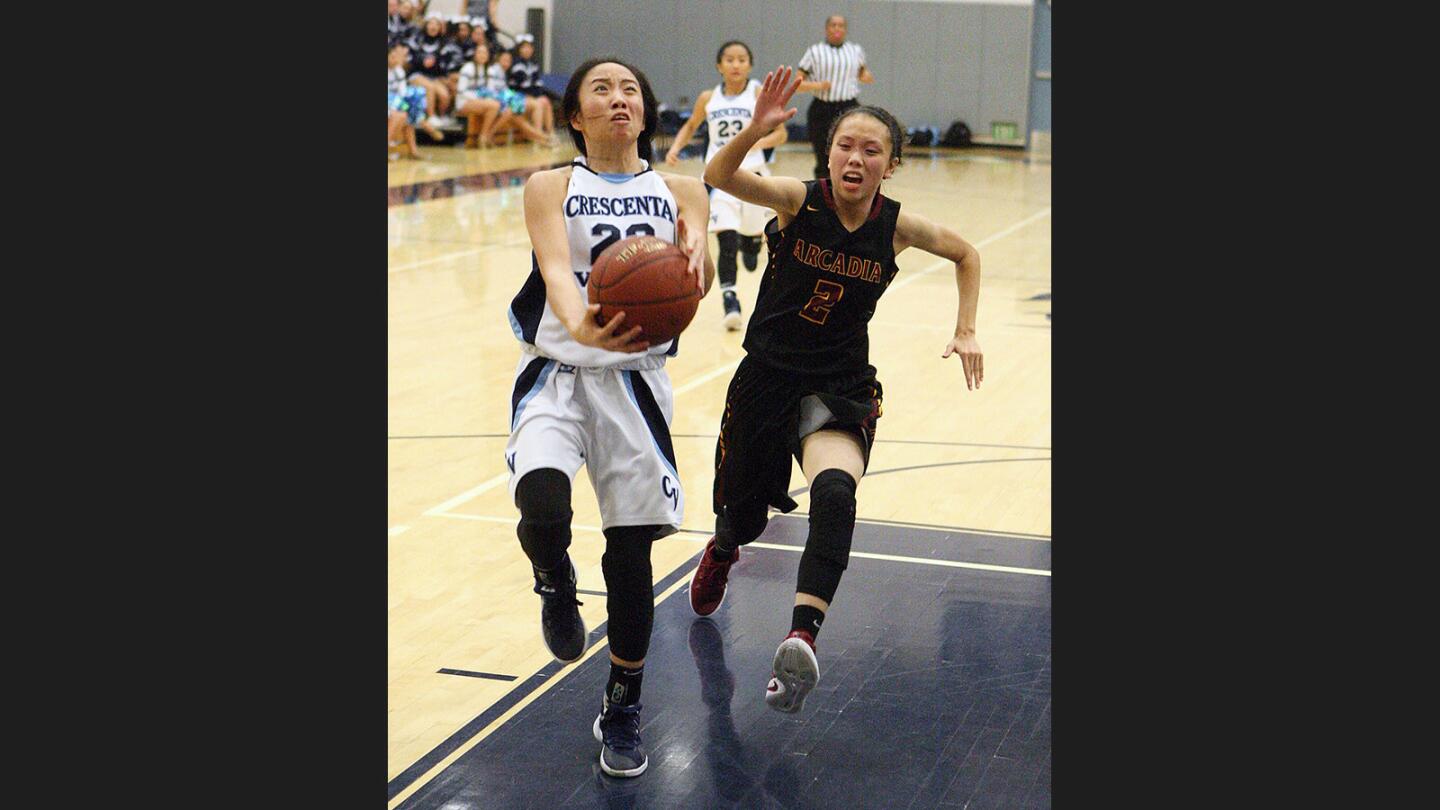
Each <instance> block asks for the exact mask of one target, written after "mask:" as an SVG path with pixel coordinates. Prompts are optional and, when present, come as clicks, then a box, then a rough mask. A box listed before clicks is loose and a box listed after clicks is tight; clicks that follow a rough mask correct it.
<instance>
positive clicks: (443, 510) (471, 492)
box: [425, 473, 519, 521]
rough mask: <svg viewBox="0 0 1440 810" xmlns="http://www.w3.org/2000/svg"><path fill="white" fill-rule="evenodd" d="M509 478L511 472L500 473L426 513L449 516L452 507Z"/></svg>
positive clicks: (435, 515) (487, 490) (434, 515)
mask: <svg viewBox="0 0 1440 810" xmlns="http://www.w3.org/2000/svg"><path fill="white" fill-rule="evenodd" d="M508 480H510V473H500V474H499V475H497V476H495V477H494V478H491V479H490V480H489V481H486V482H485V483H483V484H481V485H480V486H478V487H475V488H474V489H467V490H465V491H464V492H462V493H460V494H459V495H456V496H455V497H453V498H451V499H450V500H448V501H446V502H444V503H442V504H440V505H439V506H433V507H431V508H429V509H426V510H425V514H426V515H429V516H430V517H449V516H448V515H446V514H445V513H446V512H448V511H450V510H451V509H452V508H454V507H456V506H459V505H460V504H462V503H465V502H466V501H468V500H470V499H471V498H474V497H477V496H479V495H482V494H484V493H486V492H489V491H490V490H492V489H494V488H495V487H498V486H500V485H501V484H503V483H505V482H506V481H508ZM516 520H517V521H518V520H519V518H516Z"/></svg>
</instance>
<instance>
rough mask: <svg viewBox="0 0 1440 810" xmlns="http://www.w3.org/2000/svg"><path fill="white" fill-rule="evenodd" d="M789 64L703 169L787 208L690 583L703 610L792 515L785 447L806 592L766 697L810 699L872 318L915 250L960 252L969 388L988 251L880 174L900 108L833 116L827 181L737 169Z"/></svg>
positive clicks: (846, 550) (833, 576)
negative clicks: (906, 199) (905, 254)
mask: <svg viewBox="0 0 1440 810" xmlns="http://www.w3.org/2000/svg"><path fill="white" fill-rule="evenodd" d="M792 75H793V72H792V70H791V69H790V68H788V67H783V68H780V69H778V70H776V71H772V72H771V73H770V74H768V75H767V76H766V77H765V84H764V86H763V87H762V88H761V90H760V94H759V96H758V98H757V99H756V102H755V111H754V114H753V117H752V119H751V124H750V126H748V127H746V128H744V129H743V130H741V131H740V134H739V135H738V136H736V137H735V138H734V139H732V140H731V141H730V142H729V143H728V144H726V145H725V147H724V148H722V149H721V150H720V151H719V152H718V153H717V154H716V155H715V157H714V158H712V159H711V161H710V164H709V166H707V167H706V169H705V182H707V183H709V184H710V185H712V186H714V187H716V188H719V189H723V190H725V191H726V192H728V193H730V194H733V195H735V196H736V197H738V198H740V199H742V200H744V201H746V202H748V203H752V204H754V205H760V206H765V207H767V208H770V209H773V210H774V211H775V213H776V216H775V218H774V219H772V220H770V222H769V224H768V225H766V227H765V236H766V239H767V245H768V247H769V253H770V262H769V266H768V267H767V268H766V269H765V276H764V278H763V279H761V282H760V292H759V295H758V297H757V300H756V304H755V312H754V314H753V315H751V316H750V326H749V329H748V330H747V332H746V336H745V343H744V346H745V350H746V352H747V354H746V357H745V359H744V360H743V361H741V363H740V367H739V368H738V369H736V371H735V376H734V377H733V378H732V379H731V381H730V388H729V390H728V392H727V393H726V396H725V413H724V415H723V416H722V417H721V421H720V437H719V440H718V441H717V443H716V447H715V491H714V509H715V515H716V520H715V536H714V537H712V538H711V539H710V542H709V543H707V544H706V546H705V552H704V554H703V555H702V556H701V560H700V566H699V568H698V569H697V570H696V572H695V575H694V576H693V578H692V579H691V582H690V606H691V608H692V609H693V610H694V611H695V613H696V614H697V615H701V616H707V615H709V614H711V613H713V612H715V610H716V609H717V608H718V607H720V603H721V601H723V600H724V598H725V583H726V580H727V578H728V576H729V571H730V566H731V565H732V564H733V563H734V562H735V561H736V560H737V559H739V556H740V554H739V551H740V549H739V547H740V546H742V545H744V544H746V543H749V542H751V541H753V540H754V539H755V538H757V537H759V536H760V533H761V532H762V531H763V530H764V528H765V524H766V522H767V520H768V517H767V510H768V508H769V507H770V506H774V507H776V508H778V509H779V510H780V511H782V512H789V511H791V510H792V509H794V508H795V506H796V503H795V501H794V500H792V499H791V498H790V497H789V495H788V494H787V493H786V487H787V485H788V484H789V481H790V457H791V456H792V455H793V456H794V457H795V458H796V460H798V461H799V462H800V466H801V469H802V470H803V471H804V473H805V478H806V479H807V480H808V481H809V483H810V533H809V537H808V538H807V539H806V542H805V551H804V553H803V554H802V555H801V557H800V567H799V573H798V576H797V582H796V589H795V607H794V610H793V611H792V614H791V628H790V634H789V635H788V636H786V637H785V639H784V640H783V641H782V642H781V643H780V646H779V648H778V649H777V650H776V652H775V659H774V662H773V664H772V670H773V671H772V677H771V679H770V683H769V685H768V687H767V689H766V694H765V701H766V703H768V704H769V705H770V706H771V707H772V708H775V709H777V710H779V711H782V712H796V711H799V710H800V708H801V706H802V704H803V702H804V700H805V695H806V694H807V693H808V692H809V691H810V689H811V688H813V687H814V686H815V684H816V682H818V681H819V679H820V667H819V663H818V662H817V660H816V658H815V636H816V634H818V633H819V631H820V624H821V622H823V621H824V618H825V611H826V610H827V609H828V608H829V607H830V603H831V601H832V600H833V599H834V596H835V590H836V588H837V587H838V586H839V583H840V577H841V575H842V574H843V573H844V571H845V567H846V565H847V563H848V562H849V556H850V539H851V535H852V534H853V532H854V528H855V489H856V482H857V481H859V479H860V477H861V476H862V475H864V472H865V468H866V465H867V463H868V461H869V453H870V447H871V445H872V444H873V443H874V441H875V422H876V420H877V419H879V418H880V414H881V401H882V392H881V387H880V383H879V381H878V380H876V378H875V367H874V366H872V365H870V363H869V353H870V352H869V338H868V333H867V326H866V325H867V323H868V322H869V320H870V316H871V315H872V314H873V313H874V311H875V303H876V301H878V300H879V298H880V295H881V294H882V293H883V292H884V291H885V289H886V288H887V287H888V286H889V285H890V282H891V281H892V280H893V279H894V277H895V274H896V273H897V272H898V271H899V267H898V266H897V265H896V264H895V256H896V255H897V254H898V253H900V252H901V251H903V250H905V249H906V248H908V247H917V248H920V249H921V250H924V251H926V252H928V253H933V254H935V255H936V256H941V257H943V258H946V259H950V260H951V261H954V262H955V282H956V286H957V287H958V288H959V297H960V302H959V313H958V315H957V316H956V319H955V336H954V337H953V338H951V340H950V342H949V343H948V344H947V345H946V346H945V350H944V352H943V353H942V354H941V357H942V358H944V357H949V356H950V355H952V354H958V355H959V356H960V362H961V365H962V366H963V369H964V373H965V386H966V388H968V389H972V390H973V389H974V388H977V387H978V386H979V385H980V382H981V380H982V379H983V378H984V362H983V357H982V355H981V352H980V345H979V344H978V343H977V342H976V340H975V312H976V304H977V302H978V296H979V292H980V256H979V254H978V253H976V251H975V248H974V247H972V246H971V245H970V244H969V243H967V242H966V241H965V240H964V239H961V238H960V235H959V234H957V233H955V232H954V231H952V230H950V229H949V228H946V227H944V226H942V225H937V224H935V223H933V222H931V221H929V220H927V219H925V218H924V217H920V216H915V215H913V214H903V213H901V212H900V204H899V203H898V202H896V201H894V200H891V199H888V198H886V197H885V196H884V195H882V194H880V182H881V181H882V180H884V179H886V178H888V177H890V175H891V174H892V173H893V172H894V171H895V168H896V167H897V166H899V165H900V151H901V145H902V143H903V137H902V132H901V130H900V125H899V123H897V122H896V121H895V118H894V116H892V115H891V114H890V113H888V112H886V111H885V110H882V109H879V108H877V107H854V108H851V109H849V110H846V111H845V112H844V113H843V114H841V115H840V116H839V117H837V118H836V119H835V121H834V123H832V124H831V126H830V133H829V141H828V145H827V147H826V152H827V153H828V156H829V177H828V178H824V179H820V180H813V181H809V182H805V181H801V180H799V179H796V178H793V177H762V176H760V175H758V174H755V173H753V172H745V171H739V167H740V163H741V160H742V159H743V158H744V156H745V154H746V152H748V151H749V150H750V149H751V148H753V147H754V146H755V142H756V141H758V140H759V139H760V137H761V136H762V135H763V134H764V133H767V132H770V131H771V130H773V129H774V128H775V127H777V126H783V125H784V123H785V122H786V121H788V120H789V119H790V118H791V117H792V116H794V115H795V112H796V111H795V110H794V109H789V110H787V109H785V105H786V104H787V103H788V102H789V101H790V98H791V96H793V95H794V94H795V90H796V88H797V87H798V86H799V79H798V78H797V79H796V81H795V82H794V83H793V84H792V83H791V81H790V79H791V76H792Z"/></svg>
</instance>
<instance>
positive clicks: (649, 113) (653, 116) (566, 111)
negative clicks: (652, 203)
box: [560, 56, 660, 163]
mask: <svg viewBox="0 0 1440 810" xmlns="http://www.w3.org/2000/svg"><path fill="white" fill-rule="evenodd" d="M606 62H613V63H615V64H617V65H619V66H621V67H623V68H625V69H626V70H628V71H630V72H631V73H634V74H635V79H636V81H638V82H640V100H641V101H642V102H643V103H644V105H645V128H644V129H642V130H640V140H639V141H638V142H637V143H636V149H637V151H639V153H640V159H641V160H643V161H645V162H646V163H654V145H653V144H651V143H650V140H651V138H653V137H655V131H656V130H657V129H659V128H660V102H658V101H656V100H655V91H653V90H651V89H650V80H649V79H647V78H645V74H644V73H643V72H641V70H640V68H637V67H635V66H634V65H632V64H630V63H629V62H626V61H625V60H624V59H619V58H617V57H614V56H597V57H595V58H594V59H587V60H585V62H584V63H583V64H581V65H580V67H578V68H575V72H574V73H571V74H570V83H569V84H567V85H565V98H564V99H562V100H561V102H560V120H561V121H564V122H565V128H566V129H568V130H570V140H572V141H574V142H575V148H576V149H578V150H580V154H582V155H583V154H585V133H583V132H581V131H580V130H578V129H576V128H574V127H572V126H570V121H571V119H573V118H574V117H575V116H576V115H577V114H579V112H580V85H581V84H582V83H584V81H585V75H586V74H587V73H589V72H590V71H591V70H592V69H593V68H594V67H595V66H596V65H600V64H604V63H606Z"/></svg>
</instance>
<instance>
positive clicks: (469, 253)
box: [390, 248, 485, 273]
mask: <svg viewBox="0 0 1440 810" xmlns="http://www.w3.org/2000/svg"><path fill="white" fill-rule="evenodd" d="M483 252H485V248H474V249H472V250H462V251H460V252H459V253H446V254H445V255H443V256H436V257H434V258H431V259H425V260H424V261H419V262H411V263H410V264H402V265H400V266H399V267H392V268H390V272H391V273H399V272H400V271H402V270H413V269H415V268H416V267H424V266H425V265H427V264H434V263H435V262H444V261H449V260H450V259H458V258H460V257H461V256H473V255H475V254H476V253H483Z"/></svg>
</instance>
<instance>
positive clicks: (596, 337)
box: [570, 304, 650, 352]
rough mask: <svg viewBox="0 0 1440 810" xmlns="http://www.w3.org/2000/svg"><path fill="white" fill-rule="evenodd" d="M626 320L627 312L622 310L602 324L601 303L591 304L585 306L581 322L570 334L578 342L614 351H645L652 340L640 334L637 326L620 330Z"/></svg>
mask: <svg viewBox="0 0 1440 810" xmlns="http://www.w3.org/2000/svg"><path fill="white" fill-rule="evenodd" d="M624 322H625V313H624V312H623V311H622V312H617V313H615V317H613V318H611V319H610V321H609V322H608V323H606V324H605V325H604V326H601V325H600V305H599V304H590V305H589V306H587V307H585V315H584V316H582V317H581V318H580V323H579V324H578V325H576V326H574V327H572V328H571V329H570V336H571V337H573V338H575V340H576V342H578V343H583V344H585V345H586V346H594V347H596V348H598V349H608V350H610V351H612V352H643V351H645V350H646V349H648V348H650V342H649V341H647V340H646V339H645V338H644V337H642V336H641V335H640V327H638V326H635V327H631V328H630V329H628V330H626V331H625V332H620V331H619V330H620V326H621V324H623V323H624Z"/></svg>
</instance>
